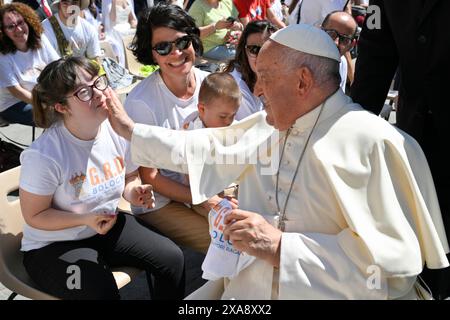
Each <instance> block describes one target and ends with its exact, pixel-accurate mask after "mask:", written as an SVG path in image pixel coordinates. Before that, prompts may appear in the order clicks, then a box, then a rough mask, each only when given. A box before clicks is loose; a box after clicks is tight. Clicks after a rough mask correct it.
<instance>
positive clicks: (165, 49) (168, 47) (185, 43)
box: [152, 35, 192, 56]
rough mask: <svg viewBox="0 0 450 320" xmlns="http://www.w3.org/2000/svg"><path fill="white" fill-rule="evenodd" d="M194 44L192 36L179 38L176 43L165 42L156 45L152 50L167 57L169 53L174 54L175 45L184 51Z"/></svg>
mask: <svg viewBox="0 0 450 320" xmlns="http://www.w3.org/2000/svg"><path fill="white" fill-rule="evenodd" d="M191 43H192V36H189V35H186V36H183V37H181V38H178V39H177V40H175V41H163V42H159V43H157V44H155V46H154V47H153V48H152V49H153V50H155V51H156V52H157V53H158V54H159V55H160V56H167V55H168V54H169V53H171V52H172V48H173V45H175V47H176V48H177V49H178V50H184V49H187V48H188V47H189V46H190V45H191Z"/></svg>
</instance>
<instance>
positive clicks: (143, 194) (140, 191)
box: [130, 184, 155, 209]
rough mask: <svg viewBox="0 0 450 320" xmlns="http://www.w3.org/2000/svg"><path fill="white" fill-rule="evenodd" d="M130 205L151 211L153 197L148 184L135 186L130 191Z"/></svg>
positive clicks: (151, 189) (151, 188) (153, 203)
mask: <svg viewBox="0 0 450 320" xmlns="http://www.w3.org/2000/svg"><path fill="white" fill-rule="evenodd" d="M130 196H131V199H130V203H131V204H132V205H133V206H136V207H144V208H147V209H152V208H154V207H155V195H154V194H153V187H152V185H150V184H143V185H140V186H136V187H134V188H133V189H132V191H131V195H130Z"/></svg>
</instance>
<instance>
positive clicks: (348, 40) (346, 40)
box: [322, 28, 354, 47]
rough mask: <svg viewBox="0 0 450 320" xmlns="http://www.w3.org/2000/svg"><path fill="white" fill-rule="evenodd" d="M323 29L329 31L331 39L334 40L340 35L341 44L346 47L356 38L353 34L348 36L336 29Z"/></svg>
mask: <svg viewBox="0 0 450 320" xmlns="http://www.w3.org/2000/svg"><path fill="white" fill-rule="evenodd" d="M322 30H323V31H325V32H326V33H328V35H329V36H330V37H331V39H333V41H334V40H336V39H337V38H338V37H339V45H341V46H344V47H347V46H349V45H350V44H351V43H352V41H353V39H354V37H353V36H347V35H345V34H341V33H339V32H337V31H336V30H334V29H324V28H322Z"/></svg>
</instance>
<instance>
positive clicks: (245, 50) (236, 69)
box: [225, 20, 276, 120]
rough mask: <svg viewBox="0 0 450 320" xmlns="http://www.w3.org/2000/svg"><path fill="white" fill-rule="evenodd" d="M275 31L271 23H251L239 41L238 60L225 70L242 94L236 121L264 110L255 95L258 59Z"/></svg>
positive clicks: (261, 21) (233, 61) (262, 21)
mask: <svg viewBox="0 0 450 320" xmlns="http://www.w3.org/2000/svg"><path fill="white" fill-rule="evenodd" d="M275 31H276V28H275V26H274V25H272V24H271V23H270V22H269V21H266V20H258V21H252V22H249V23H248V24H247V26H246V27H245V29H244V31H243V32H242V35H241V38H240V39H239V43H238V45H237V48H236V58H235V59H234V60H231V61H230V63H229V64H228V65H227V67H226V68H225V72H230V73H231V75H232V76H233V77H234V79H235V80H236V82H237V83H238V85H239V87H240V88H241V92H242V102H241V106H240V107H239V110H238V112H237V114H236V117H235V119H236V120H241V119H243V118H245V117H247V116H249V115H251V114H253V113H255V112H258V111H261V110H262V108H263V105H262V102H261V101H260V99H259V98H258V97H256V96H255V95H254V94H253V88H254V86H255V83H256V57H257V56H258V53H259V50H260V49H261V46H262V45H263V44H264V42H266V41H267V39H269V37H270V35H271V34H272V33H274V32H275Z"/></svg>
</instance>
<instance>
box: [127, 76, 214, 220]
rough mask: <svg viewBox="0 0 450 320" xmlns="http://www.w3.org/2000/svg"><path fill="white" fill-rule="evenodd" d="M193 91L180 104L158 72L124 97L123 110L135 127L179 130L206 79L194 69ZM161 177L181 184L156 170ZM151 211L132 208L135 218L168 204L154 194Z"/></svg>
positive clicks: (173, 175) (171, 175)
mask: <svg viewBox="0 0 450 320" xmlns="http://www.w3.org/2000/svg"><path fill="white" fill-rule="evenodd" d="M194 74H195V81H196V88H195V93H194V94H193V96H192V97H191V98H189V99H186V100H183V99H180V98H178V97H176V96H175V95H174V94H173V93H172V92H171V91H170V90H169V88H167V86H166V84H165V83H164V81H163V79H162V78H161V75H160V74H159V71H158V72H154V73H152V74H151V75H150V76H148V77H147V78H146V79H144V80H142V81H141V83H139V84H138V85H137V86H136V87H135V88H134V89H133V90H132V91H131V92H130V94H129V95H128V97H127V99H126V100H125V109H126V111H127V113H128V115H129V116H130V117H131V119H133V120H134V121H135V122H137V123H144V124H149V125H154V126H159V127H164V128H169V129H175V130H179V129H181V128H182V126H183V124H184V123H185V120H186V118H187V117H189V116H190V115H191V114H192V113H194V112H197V110H198V109H197V104H198V93H199V91H200V84H201V83H202V81H203V79H204V78H205V77H206V76H207V75H208V72H205V71H202V70H199V69H197V68H194ZM160 173H161V175H163V176H165V177H168V178H170V179H172V180H174V181H177V182H179V183H183V182H184V175H183V174H179V173H177V172H172V171H169V170H160ZM154 194H155V200H156V201H155V208H153V209H143V208H135V207H132V208H131V209H132V211H133V213H135V214H140V213H144V212H149V211H154V210H158V209H160V208H162V207H164V206H165V205H167V204H168V203H169V202H170V201H171V200H170V199H169V198H167V197H164V196H163V195H161V194H159V193H157V192H154Z"/></svg>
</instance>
